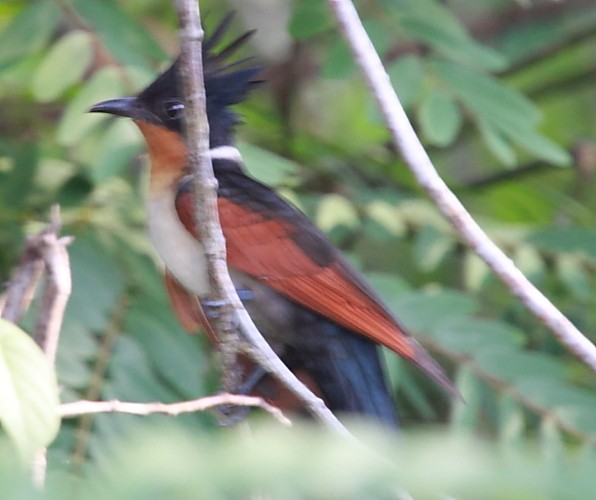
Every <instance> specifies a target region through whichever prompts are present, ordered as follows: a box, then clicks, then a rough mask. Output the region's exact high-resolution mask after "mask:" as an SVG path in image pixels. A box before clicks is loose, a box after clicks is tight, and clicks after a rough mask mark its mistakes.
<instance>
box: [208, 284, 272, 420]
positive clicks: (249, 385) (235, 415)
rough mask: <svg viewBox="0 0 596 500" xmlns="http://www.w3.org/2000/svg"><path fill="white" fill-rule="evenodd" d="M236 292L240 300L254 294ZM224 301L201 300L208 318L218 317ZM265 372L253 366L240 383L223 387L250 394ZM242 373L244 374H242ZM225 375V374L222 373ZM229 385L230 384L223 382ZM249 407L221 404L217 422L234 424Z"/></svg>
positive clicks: (246, 412) (231, 377) (234, 368)
mask: <svg viewBox="0 0 596 500" xmlns="http://www.w3.org/2000/svg"><path fill="white" fill-rule="evenodd" d="M236 292H237V293H238V297H239V298H240V300H241V301H242V302H245V301H249V300H253V299H254V294H253V292H252V291H251V290H249V289H246V288H238V289H237V290H236ZM225 304H226V303H225V301H223V300H202V301H201V306H202V308H203V311H204V313H205V316H206V317H207V319H208V320H216V319H218V318H219V309H220V308H221V307H223V306H225ZM224 369H225V370H226V372H227V371H230V370H236V369H237V366H227V367H224ZM266 374H267V372H266V370H264V369H263V368H262V367H260V366H256V367H253V368H252V369H251V370H250V372H249V373H248V374H247V376H246V377H245V378H244V380H243V381H242V380H241V381H240V384H238V385H236V387H234V383H232V384H231V387H225V389H228V390H229V392H232V393H233V394H240V395H246V394H250V393H251V392H252V391H253V389H254V388H255V386H256V385H257V384H258V383H259V382H260V381H261V380H262V378H263V377H264V376H265V375H266ZM242 375H244V374H242ZM224 376H225V375H224ZM236 378H237V377H235V376H233V375H231V376H229V377H228V379H231V380H234V379H236ZM225 385H230V384H225ZM249 411H250V408H249V407H238V406H222V407H220V409H219V412H220V417H219V418H218V421H219V424H220V425H223V426H231V425H235V424H237V423H238V422H240V421H241V420H243V419H244V418H245V417H246V416H247V415H248V413H249Z"/></svg>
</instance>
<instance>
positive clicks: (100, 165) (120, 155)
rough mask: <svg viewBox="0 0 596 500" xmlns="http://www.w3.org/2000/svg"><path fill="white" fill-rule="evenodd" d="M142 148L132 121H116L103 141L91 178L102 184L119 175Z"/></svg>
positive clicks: (110, 126)
mask: <svg viewBox="0 0 596 500" xmlns="http://www.w3.org/2000/svg"><path fill="white" fill-rule="evenodd" d="M140 147H141V141H140V135H139V132H138V130H137V128H136V127H135V125H134V124H133V123H132V122H131V121H130V120H114V121H113V123H111V124H110V125H109V126H108V129H107V130H106V132H105V134H104V136H103V137H102V139H101V144H100V147H99V154H98V155H96V158H95V161H94V163H93V165H92V166H91V178H92V180H93V182H95V184H101V183H102V182H104V181H105V180H106V179H109V178H110V177H112V176H113V175H118V174H119V173H120V172H121V171H122V169H124V167H126V166H127V165H128V164H129V163H130V160H131V159H132V158H133V157H134V156H135V155H136V154H138V152H139V150H140Z"/></svg>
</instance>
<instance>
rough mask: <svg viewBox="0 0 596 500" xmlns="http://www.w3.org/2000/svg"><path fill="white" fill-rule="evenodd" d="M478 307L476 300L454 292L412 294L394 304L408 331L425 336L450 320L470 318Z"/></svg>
mask: <svg viewBox="0 0 596 500" xmlns="http://www.w3.org/2000/svg"><path fill="white" fill-rule="evenodd" d="M389 305H392V304H391V303H390V304H389ZM476 307H477V302H476V301H475V300H474V298H472V297H470V296H469V295H464V294H463V293H458V292H455V291H453V290H435V291H431V292H417V293H412V294H409V295H407V296H405V297H402V298H399V299H398V300H396V301H395V302H394V303H393V311H394V312H395V315H396V316H397V317H398V318H399V319H400V321H402V322H403V323H404V324H405V325H406V327H408V329H410V330H412V331H419V332H424V333H425V334H433V332H434V330H435V329H438V328H439V327H440V326H441V325H443V324H444V322H445V321H447V320H448V319H452V318H461V317H467V316H469V315H470V314H472V313H473V312H474V310H475V309H476Z"/></svg>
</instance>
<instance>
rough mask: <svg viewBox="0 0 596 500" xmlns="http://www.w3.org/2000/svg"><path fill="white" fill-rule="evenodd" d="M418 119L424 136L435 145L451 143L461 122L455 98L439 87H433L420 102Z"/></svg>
mask: <svg viewBox="0 0 596 500" xmlns="http://www.w3.org/2000/svg"><path fill="white" fill-rule="evenodd" d="M418 119H419V121H420V126H421V127H422V131H423V133H424V135H425V137H426V138H427V139H428V141H429V142H430V143H431V144H434V145H435V146H447V145H449V144H451V143H452V142H453V141H454V139H455V137H456V136H457V133H458V132H459V130H460V128H461V124H462V115H461V112H460V111H459V107H458V106H457V103H456V102H455V99H454V98H453V97H452V96H451V95H450V94H448V93H447V92H445V91H443V90H441V89H434V90H433V91H431V92H430V93H429V94H428V95H426V96H425V98H424V99H423V100H422V102H421V103H420V108H419V110H418Z"/></svg>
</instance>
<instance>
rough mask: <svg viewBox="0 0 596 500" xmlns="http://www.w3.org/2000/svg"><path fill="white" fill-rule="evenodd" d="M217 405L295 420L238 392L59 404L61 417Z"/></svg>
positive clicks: (285, 421) (177, 410) (147, 412)
mask: <svg viewBox="0 0 596 500" xmlns="http://www.w3.org/2000/svg"><path fill="white" fill-rule="evenodd" d="M218 406H250V407H253V408H261V409H262V410H264V411H266V412H267V413H269V414H270V415H271V416H272V417H274V418H275V419H276V420H277V421H278V422H280V423H281V424H283V425H287V426H291V425H292V422H291V421H290V419H289V418H287V417H286V416H285V415H284V414H283V413H282V411H281V410H280V409H279V408H276V407H275V406H273V405H270V404H269V403H267V402H266V401H265V400H264V399H262V398H259V397H255V396H242V395H237V394H217V395H215V396H209V397H205V398H199V399H193V400H190V401H181V402H179V403H171V404H165V403H129V402H124V401H117V400H112V401H75V402H73V403H64V404H61V405H60V408H59V410H58V411H59V412H60V416H61V417H62V418H74V417H79V416H81V415H89V414H95V413H128V414H130V415H152V414H155V413H161V414H165V415H174V416H176V415H180V414H181V413H193V412H198V411H205V410H209V409H211V408H216V407H218Z"/></svg>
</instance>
